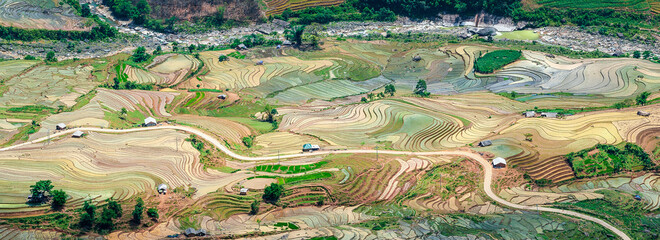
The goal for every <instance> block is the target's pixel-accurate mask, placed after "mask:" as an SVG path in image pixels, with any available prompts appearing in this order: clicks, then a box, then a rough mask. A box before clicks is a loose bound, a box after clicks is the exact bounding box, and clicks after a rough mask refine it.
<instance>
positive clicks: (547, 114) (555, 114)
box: [541, 112, 557, 118]
mask: <svg viewBox="0 0 660 240" xmlns="http://www.w3.org/2000/svg"><path fill="white" fill-rule="evenodd" d="M541 117H547V118H557V113H556V112H544V113H541Z"/></svg>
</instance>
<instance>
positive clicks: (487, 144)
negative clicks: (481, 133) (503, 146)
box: [479, 140, 493, 147]
mask: <svg viewBox="0 0 660 240" xmlns="http://www.w3.org/2000/svg"><path fill="white" fill-rule="evenodd" d="M490 145H493V142H491V141H490V140H483V141H481V142H479V147H488V146H490Z"/></svg>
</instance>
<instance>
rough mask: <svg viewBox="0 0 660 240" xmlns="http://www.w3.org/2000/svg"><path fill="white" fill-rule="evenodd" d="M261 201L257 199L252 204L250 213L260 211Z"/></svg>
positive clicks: (253, 213)
mask: <svg viewBox="0 0 660 240" xmlns="http://www.w3.org/2000/svg"><path fill="white" fill-rule="evenodd" d="M259 205H260V203H259V201H257V200H256V199H255V200H254V201H253V202H252V203H251V204H250V215H257V214H258V213H259Z"/></svg>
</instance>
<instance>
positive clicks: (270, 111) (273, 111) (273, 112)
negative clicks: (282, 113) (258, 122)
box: [264, 104, 278, 123]
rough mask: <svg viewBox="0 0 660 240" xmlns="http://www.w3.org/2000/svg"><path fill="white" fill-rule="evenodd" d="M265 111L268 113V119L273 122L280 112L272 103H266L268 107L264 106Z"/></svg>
mask: <svg viewBox="0 0 660 240" xmlns="http://www.w3.org/2000/svg"><path fill="white" fill-rule="evenodd" d="M264 113H266V115H268V118H267V119H266V120H267V121H268V122H270V123H272V122H273V120H274V116H275V115H277V114H278V112H277V109H275V108H274V107H273V106H271V105H270V104H266V107H264Z"/></svg>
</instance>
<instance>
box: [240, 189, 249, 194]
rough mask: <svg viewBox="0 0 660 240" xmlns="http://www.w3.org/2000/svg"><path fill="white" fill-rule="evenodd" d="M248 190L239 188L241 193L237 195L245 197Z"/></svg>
mask: <svg viewBox="0 0 660 240" xmlns="http://www.w3.org/2000/svg"><path fill="white" fill-rule="evenodd" d="M247 193H248V189H247V188H241V191H240V192H239V193H238V194H239V195H247Z"/></svg>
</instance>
